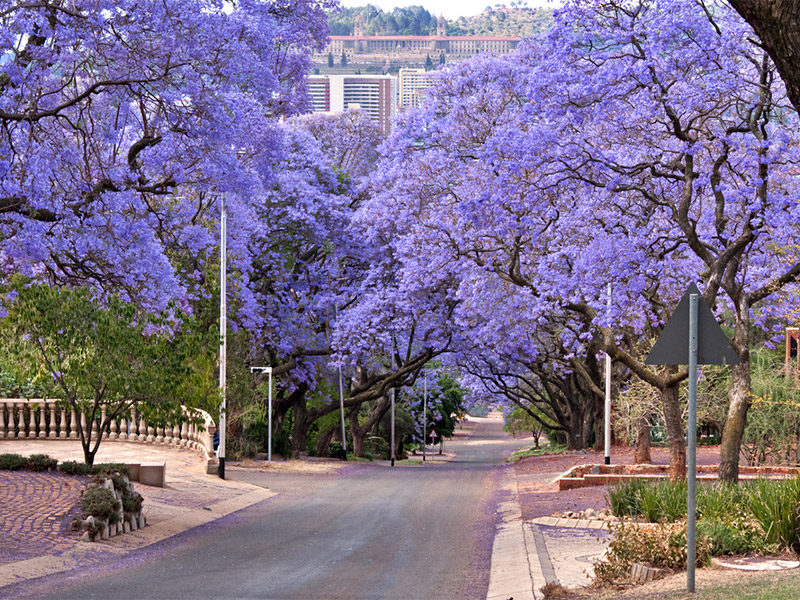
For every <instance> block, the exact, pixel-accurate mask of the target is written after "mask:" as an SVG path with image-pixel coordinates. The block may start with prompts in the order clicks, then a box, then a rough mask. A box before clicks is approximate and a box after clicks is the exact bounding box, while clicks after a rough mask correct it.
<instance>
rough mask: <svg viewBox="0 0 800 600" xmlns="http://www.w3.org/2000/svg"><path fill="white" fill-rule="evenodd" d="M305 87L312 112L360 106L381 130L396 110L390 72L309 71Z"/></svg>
mask: <svg viewBox="0 0 800 600" xmlns="http://www.w3.org/2000/svg"><path fill="white" fill-rule="evenodd" d="M308 91H309V94H310V95H311V104H312V107H313V111H314V112H324V113H338V112H344V111H345V110H347V109H349V108H360V109H361V110H363V111H364V112H365V113H366V114H367V115H368V116H369V117H370V119H372V120H373V121H375V122H376V123H378V125H379V126H380V128H381V131H383V132H384V133H389V130H390V129H391V119H392V117H393V116H394V115H395V114H396V113H397V78H396V77H392V76H390V75H311V76H309V78H308Z"/></svg>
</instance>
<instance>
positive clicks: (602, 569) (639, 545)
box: [595, 522, 711, 582]
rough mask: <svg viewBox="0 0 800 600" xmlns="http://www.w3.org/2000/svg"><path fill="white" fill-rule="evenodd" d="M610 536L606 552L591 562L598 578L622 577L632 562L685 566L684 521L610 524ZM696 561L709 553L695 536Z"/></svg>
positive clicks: (628, 570) (668, 566)
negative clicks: (611, 537) (595, 562)
mask: <svg viewBox="0 0 800 600" xmlns="http://www.w3.org/2000/svg"><path fill="white" fill-rule="evenodd" d="M611 533H612V534H613V539H612V540H611V543H610V544H609V545H608V549H607V551H606V554H605V556H604V558H603V560H601V561H600V562H598V563H597V564H596V565H595V576H596V578H597V579H598V580H599V581H604V582H613V581H619V580H623V579H626V578H627V577H628V574H629V572H630V569H631V565H632V564H633V563H639V564H644V565H647V566H650V567H656V568H662V569H671V570H678V569H683V568H685V567H686V523H657V524H641V525H636V524H634V523H625V522H620V523H616V524H612V525H611ZM696 551H697V554H696V556H697V564H698V565H702V564H705V563H706V562H708V560H709V558H710V556H711V554H710V552H709V545H708V543H707V542H706V541H705V540H704V539H698V540H697V546H696Z"/></svg>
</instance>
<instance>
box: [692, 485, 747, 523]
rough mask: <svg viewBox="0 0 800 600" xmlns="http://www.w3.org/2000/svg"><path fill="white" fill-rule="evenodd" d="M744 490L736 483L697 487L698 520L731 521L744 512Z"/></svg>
mask: <svg viewBox="0 0 800 600" xmlns="http://www.w3.org/2000/svg"><path fill="white" fill-rule="evenodd" d="M742 496H743V494H742V488H741V487H739V486H738V485H737V484H735V483H724V482H719V481H717V482H714V483H711V484H701V485H698V486H697V517H698V519H717V520H722V521H725V520H730V519H731V517H732V516H741V515H742V512H743V508H742V506H743V499H742Z"/></svg>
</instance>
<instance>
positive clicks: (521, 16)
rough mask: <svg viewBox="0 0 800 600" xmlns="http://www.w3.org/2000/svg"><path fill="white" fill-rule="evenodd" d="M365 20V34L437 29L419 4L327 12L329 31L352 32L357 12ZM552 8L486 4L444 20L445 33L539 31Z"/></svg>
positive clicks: (550, 16)
mask: <svg viewBox="0 0 800 600" xmlns="http://www.w3.org/2000/svg"><path fill="white" fill-rule="evenodd" d="M359 14H360V15H361V18H362V19H363V20H364V33H365V34H366V35H431V34H433V33H436V24H437V19H438V15H434V14H431V13H430V12H428V11H427V10H426V9H424V8H423V7H422V6H406V7H403V8H395V9H394V10H392V11H391V12H384V11H382V10H381V9H380V8H378V7H376V6H373V5H371V4H368V5H366V6H360V7H354V8H342V10H341V12H338V11H337V12H335V13H334V12H331V13H329V14H328V23H329V25H330V28H331V35H352V34H353V23H354V21H355V18H356V15H359ZM552 22H553V11H552V9H548V8H538V9H536V8H528V7H506V6H502V7H501V6H497V7H495V8H491V7H488V8H487V9H486V10H484V11H483V12H482V13H480V14H479V15H474V16H472V17H459V18H458V19H457V20H455V21H448V22H447V34H448V35H518V36H520V37H526V36H535V35H540V34H542V33H544V32H545V31H547V30H548V29H549V28H550V25H551V24H552Z"/></svg>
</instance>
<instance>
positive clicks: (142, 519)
mask: <svg viewBox="0 0 800 600" xmlns="http://www.w3.org/2000/svg"><path fill="white" fill-rule="evenodd" d="M137 525H139V529H141V528H142V527H144V526H145V525H147V521H145V518H144V515H139V522H138V523H137Z"/></svg>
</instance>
